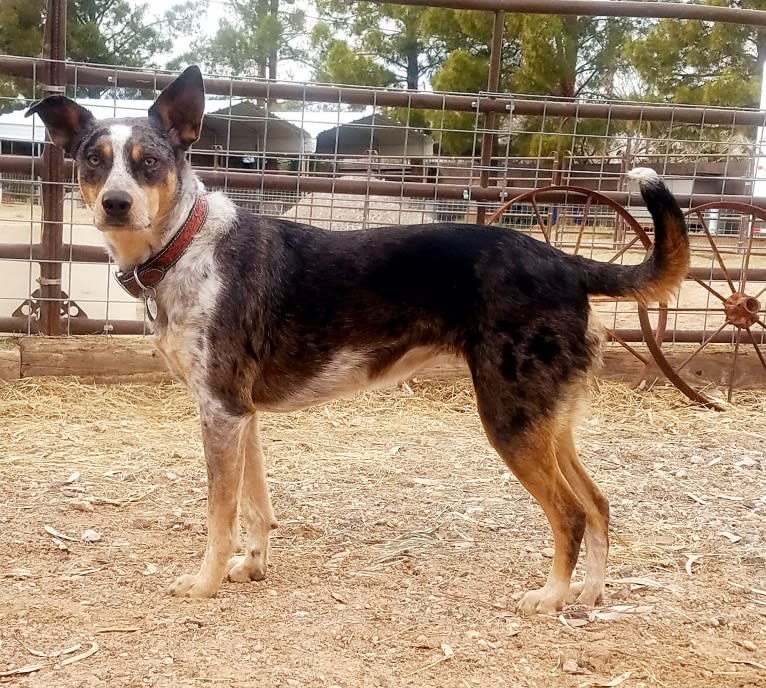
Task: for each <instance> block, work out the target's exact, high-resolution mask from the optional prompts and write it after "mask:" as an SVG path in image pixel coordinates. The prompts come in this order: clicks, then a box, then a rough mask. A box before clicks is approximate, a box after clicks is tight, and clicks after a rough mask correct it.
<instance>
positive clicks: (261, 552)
mask: <svg viewBox="0 0 766 688" xmlns="http://www.w3.org/2000/svg"><path fill="white" fill-rule="evenodd" d="M245 433H246V438H245V441H246V444H245V468H244V474H243V478H242V496H241V498H240V513H241V514H242V518H243V519H244V521H245V528H246V529H247V542H246V544H245V554H244V556H237V557H232V558H231V560H230V561H229V578H230V579H231V580H233V581H238V582H241V583H247V582H249V581H254V580H262V579H263V578H265V577H266V566H267V564H268V554H269V534H270V532H271V530H272V529H274V528H276V527H277V524H276V521H275V519H274V512H273V511H272V510H271V500H270V499H269V487H268V485H267V484H266V468H265V466H264V462H263V451H262V449H261V442H260V437H259V428H258V418H257V416H255V415H254V416H253V417H252V418H251V419H250V421H249V423H248V427H247V429H246V430H245Z"/></svg>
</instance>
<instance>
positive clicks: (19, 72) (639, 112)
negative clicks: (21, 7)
mask: <svg viewBox="0 0 766 688" xmlns="http://www.w3.org/2000/svg"><path fill="white" fill-rule="evenodd" d="M615 4H616V5H617V4H618V3H615ZM619 4H622V3H619ZM762 14H764V15H766V12H763V13H762ZM45 62H46V61H45V60H42V59H39V58H32V57H12V56H8V55H3V56H0V73H5V74H9V75H11V76H16V77H22V78H28V79H32V78H34V76H35V75H36V74H39V73H40V72H39V70H40V69H41V68H42V67H43V66H44V64H45ZM65 72H66V79H67V82H68V83H75V82H76V83H78V84H80V85H81V86H114V87H117V86H119V87H125V88H127V87H130V88H138V89H144V90H159V89H161V88H164V87H165V86H167V85H168V84H169V83H170V82H171V81H173V79H175V77H176V76H177V74H176V73H168V72H159V71H144V72H141V71H135V70H129V69H117V68H114V67H112V68H109V67H91V66H82V65H72V64H71V63H67V64H66V65H65ZM205 89H206V90H207V92H208V93H210V94H213V95H221V96H232V97H238V98H253V99H270V98H276V99H284V100H301V101H312V102H318V103H343V104H345V105H375V106H377V107H410V108H415V109H423V110H454V111H456V112H475V111H478V112H482V113H486V112H496V113H503V114H507V113H509V112H513V113H514V115H526V116H542V115H546V116H548V117H578V118H583V119H606V118H609V119H611V120H614V121H618V120H635V121H645V122H673V123H675V124H697V125H701V124H705V125H711V124H716V125H723V126H729V127H731V126H766V111H763V110H752V109H737V108H717V107H692V106H684V105H646V104H644V103H580V102H572V101H567V100H555V99H550V98H546V99H543V98H540V99H534V98H528V97H527V98H516V97H514V96H512V95H510V94H507V93H505V94H498V93H479V94H476V95H475V96H474V95H459V94H454V93H431V92H422V91H402V90H399V89H376V88H361V87H351V86H322V85H317V84H296V83H292V82H284V81H267V80H265V79H263V80H253V81H244V80H240V79H223V78H215V77H210V78H205Z"/></svg>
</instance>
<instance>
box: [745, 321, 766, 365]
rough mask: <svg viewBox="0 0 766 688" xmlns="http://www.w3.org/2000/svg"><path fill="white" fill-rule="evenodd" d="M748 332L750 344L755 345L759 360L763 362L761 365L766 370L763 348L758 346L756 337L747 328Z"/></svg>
mask: <svg viewBox="0 0 766 688" xmlns="http://www.w3.org/2000/svg"><path fill="white" fill-rule="evenodd" d="M745 329H746V330H747V334H748V336H749V337H750V342H751V344H752V345H753V348H754V349H755V353H756V354H757V355H758V360H759V361H760V362H761V365H762V366H763V369H764V370H766V359H764V357H763V354H762V353H761V347H759V346H758V342H757V341H756V339H755V335H754V334H753V332H752V331H751V329H750V328H749V327H747V328H745Z"/></svg>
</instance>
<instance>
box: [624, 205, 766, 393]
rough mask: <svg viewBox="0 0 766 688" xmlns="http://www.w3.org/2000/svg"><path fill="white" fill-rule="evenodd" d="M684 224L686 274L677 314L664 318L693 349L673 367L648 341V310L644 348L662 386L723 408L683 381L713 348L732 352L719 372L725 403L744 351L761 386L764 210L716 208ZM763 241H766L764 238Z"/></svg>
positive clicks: (765, 339)
mask: <svg viewBox="0 0 766 688" xmlns="http://www.w3.org/2000/svg"><path fill="white" fill-rule="evenodd" d="M686 220H687V224H688V225H689V227H690V240H691V243H692V261H691V267H690V270H689V275H688V277H687V279H686V281H685V282H684V284H683V286H682V287H681V291H680V293H679V297H678V305H677V307H675V308H672V309H671V310H670V312H669V313H668V312H666V313H665V314H664V318H667V317H668V315H670V316H671V317H672V318H673V320H674V327H673V330H674V333H675V334H676V340H675V341H676V342H678V343H692V344H693V345H694V346H693V347H692V348H691V350H689V351H684V354H686V355H685V356H684V357H683V358H682V359H680V360H676V357H674V360H672V361H671V360H670V359H669V358H668V357H667V356H666V355H665V353H664V351H663V347H662V345H663V338H657V337H654V336H650V335H651V334H652V325H651V321H650V319H649V311H650V309H647V308H639V321H640V323H641V328H642V330H643V331H644V334H645V337H646V341H647V346H648V347H649V349H650V351H651V352H652V355H653V356H654V358H655V360H656V362H657V365H658V366H659V367H660V369H661V370H662V372H663V373H664V374H665V375H666V376H667V378H668V379H669V380H670V381H671V382H672V383H673V384H674V385H675V386H676V387H678V388H679V389H680V390H681V391H682V392H684V393H685V394H686V395H687V396H688V397H689V398H690V399H692V400H694V401H697V402H700V403H702V404H705V405H706V406H711V407H713V408H721V406H722V405H721V404H720V402H718V401H717V400H716V399H715V398H713V397H711V396H709V395H708V394H706V392H705V391H704V389H701V388H700V387H701V386H700V385H699V384H697V385H696V386H695V384H693V383H690V382H689V381H688V380H689V379H690V378H691V379H694V377H695V370H694V369H693V366H691V365H690V364H691V363H693V362H694V360H695V358H696V357H697V355H698V354H699V353H700V352H701V351H703V350H704V349H706V348H708V347H709V346H711V345H715V344H727V345H728V346H729V347H731V346H733V347H734V348H733V352H732V353H731V355H730V356H729V358H730V361H727V365H728V367H724V369H723V373H724V380H725V383H726V388H727V401H728V402H731V400H732V391H733V389H734V386H735V382H736V380H737V370H738V366H740V367H741V365H740V364H741V359H742V357H743V351H746V350H748V349H751V350H752V351H754V352H755V357H756V358H757V361H758V366H757V370H758V371H759V372H758V376H759V377H761V379H760V380H756V381H755V382H764V381H766V314H765V313H764V308H763V304H762V300H763V295H764V293H766V269H764V268H766V241H764V243H763V244H761V246H757V243H760V240H759V239H757V238H756V236H755V235H756V232H760V231H761V228H763V229H764V230H766V210H764V209H763V208H758V207H756V206H754V205H751V204H748V203H738V202H726V201H716V202H713V203H706V204H703V205H699V206H696V207H694V208H692V209H691V210H689V211H687V212H686ZM695 230H696V231H695ZM763 236H764V238H766V232H764V234H763ZM759 263H760V265H759ZM761 265H762V266H763V267H761ZM701 374H702V371H701V370H698V371H696V375H701Z"/></svg>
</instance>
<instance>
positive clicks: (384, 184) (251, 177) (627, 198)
mask: <svg viewBox="0 0 766 688" xmlns="http://www.w3.org/2000/svg"><path fill="white" fill-rule="evenodd" d="M73 169H74V167H73V163H72V161H71V160H66V161H65V163H64V173H65V176H66V178H68V179H72V176H71V175H72V172H73ZM41 171H42V158H40V157H34V158H30V157H26V156H23V155H6V154H4V155H0V172H14V173H18V174H30V173H32V174H34V175H39V174H41ZM196 172H197V175H198V176H199V178H200V179H201V180H202V181H203V182H204V183H205V184H207V185H208V186H220V187H224V186H225V187H227V188H231V189H251V190H253V189H255V190H259V189H260V190H270V191H293V192H305V193H333V192H335V193H339V194H362V195H364V194H374V195H376V196H390V197H396V198H401V197H407V198H425V199H444V200H456V199H457V200H459V199H462V200H469V199H470V200H474V201H478V202H482V203H498V202H501V201H505V200H507V199H508V198H510V197H512V196H517V195H521V194H524V193H528V192H531V191H534V190H535V189H536V188H538V187H526V186H492V187H489V188H482V187H481V186H477V185H461V184H444V183H441V182H439V183H431V182H398V181H395V182H394V181H386V180H381V179H345V178H337V177H320V176H302V175H299V174H291V173H283V174H279V173H262V172H256V171H253V172H240V171H235V170H226V169H222V170H220V169H219V170H214V169H209V168H197V169H196ZM543 183H544V184H547V182H543ZM578 184H580V185H582V184H583V182H582V181H581V180H578ZM602 193H603V195H604V196H607V197H608V198H609V199H611V200H613V201H615V202H616V203H619V204H620V205H624V206H627V205H630V204H631V202H633V203H634V204H635V203H636V202H637V201H638V198H639V196H638V194H637V193H632V194H631V193H628V192H625V191H603V192H602ZM571 197H572V194H571V193H568V192H566V191H543V192H541V194H540V198H541V199H544V200H546V201H551V202H566V201H567V199H571ZM676 198H677V199H678V202H679V203H680V204H681V206H682V207H692V206H697V205H702V204H703V203H715V202H721V201H726V202H732V203H750V204H752V205H754V206H756V207H757V208H761V209H764V210H766V198H752V197H750V196H746V195H739V194H701V193H700V194H691V195H690V194H676Z"/></svg>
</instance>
